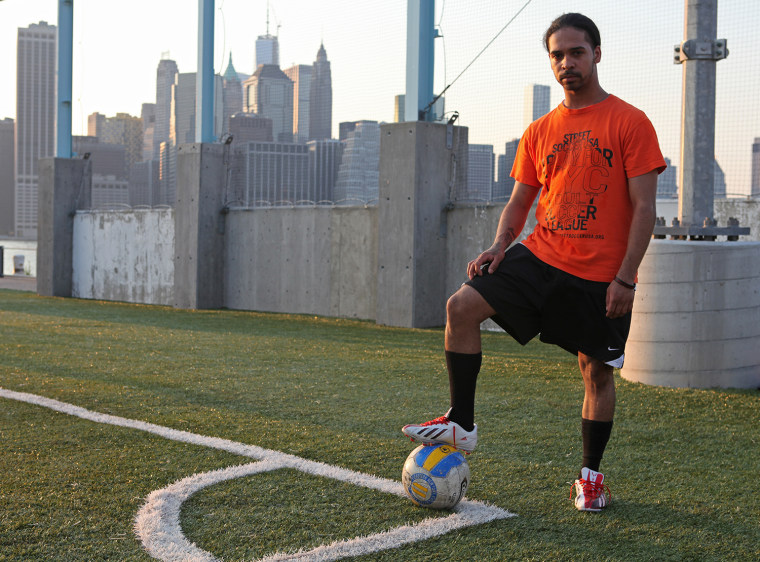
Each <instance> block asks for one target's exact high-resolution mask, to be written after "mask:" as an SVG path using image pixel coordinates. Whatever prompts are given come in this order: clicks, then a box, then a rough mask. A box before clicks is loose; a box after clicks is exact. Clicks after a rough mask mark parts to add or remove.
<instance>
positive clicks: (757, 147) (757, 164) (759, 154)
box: [750, 137, 760, 197]
mask: <svg viewBox="0 0 760 562" xmlns="http://www.w3.org/2000/svg"><path fill="white" fill-rule="evenodd" d="M750 189H751V190H750V195H751V196H752V197H760V138H757V137H755V142H753V143H752V186H751V188H750Z"/></svg>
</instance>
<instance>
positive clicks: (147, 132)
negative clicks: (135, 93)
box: [140, 103, 156, 161]
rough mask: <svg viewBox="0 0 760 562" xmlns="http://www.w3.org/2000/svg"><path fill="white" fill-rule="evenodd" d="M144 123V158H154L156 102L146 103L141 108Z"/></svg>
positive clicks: (144, 159)
mask: <svg viewBox="0 0 760 562" xmlns="http://www.w3.org/2000/svg"><path fill="white" fill-rule="evenodd" d="M140 118H141V119H142V123H143V152H142V154H143V156H142V160H143V161H146V160H153V135H154V134H155V131H156V104H155V103H144V104H142V108H141V110H140Z"/></svg>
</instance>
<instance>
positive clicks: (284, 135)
mask: <svg viewBox="0 0 760 562" xmlns="http://www.w3.org/2000/svg"><path fill="white" fill-rule="evenodd" d="M243 111H246V112H249V113H256V114H258V115H260V116H261V117H267V118H268V119H271V120H272V133H273V135H274V140H275V141H277V142H292V141H293V82H292V80H291V79H290V78H288V77H287V76H286V75H285V73H284V72H283V71H282V70H280V68H279V67H278V66H275V65H273V64H262V65H260V66H259V67H258V68H257V69H256V72H254V73H253V76H251V77H250V78H249V79H248V80H246V81H245V82H244V83H243Z"/></svg>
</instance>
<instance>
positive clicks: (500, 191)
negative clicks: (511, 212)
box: [493, 139, 520, 201]
mask: <svg viewBox="0 0 760 562" xmlns="http://www.w3.org/2000/svg"><path fill="white" fill-rule="evenodd" d="M519 144H520V139H512V140H511V141H509V142H507V143H505V144H504V154H501V155H499V170H498V173H499V181H498V182H497V183H496V187H495V188H494V192H493V200H494V201H507V200H508V199H509V197H510V196H511V195H512V190H513V189H514V187H515V179H514V178H513V177H512V166H513V165H514V163H515V157H516V156H517V147H518V145H519Z"/></svg>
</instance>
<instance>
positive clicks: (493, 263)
mask: <svg viewBox="0 0 760 562" xmlns="http://www.w3.org/2000/svg"><path fill="white" fill-rule="evenodd" d="M503 259H504V248H502V247H501V245H500V244H494V245H493V246H491V247H490V248H488V249H487V250H486V251H485V252H483V253H481V254H480V255H479V256H478V257H477V258H476V259H474V260H472V261H471V262H470V263H468V264H467V277H469V278H470V279H472V278H474V277H475V276H476V275H483V271H484V270H485V269H486V267H484V266H488V273H493V272H494V271H496V269H497V268H498V267H499V264H500V263H501V260H503Z"/></svg>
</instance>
